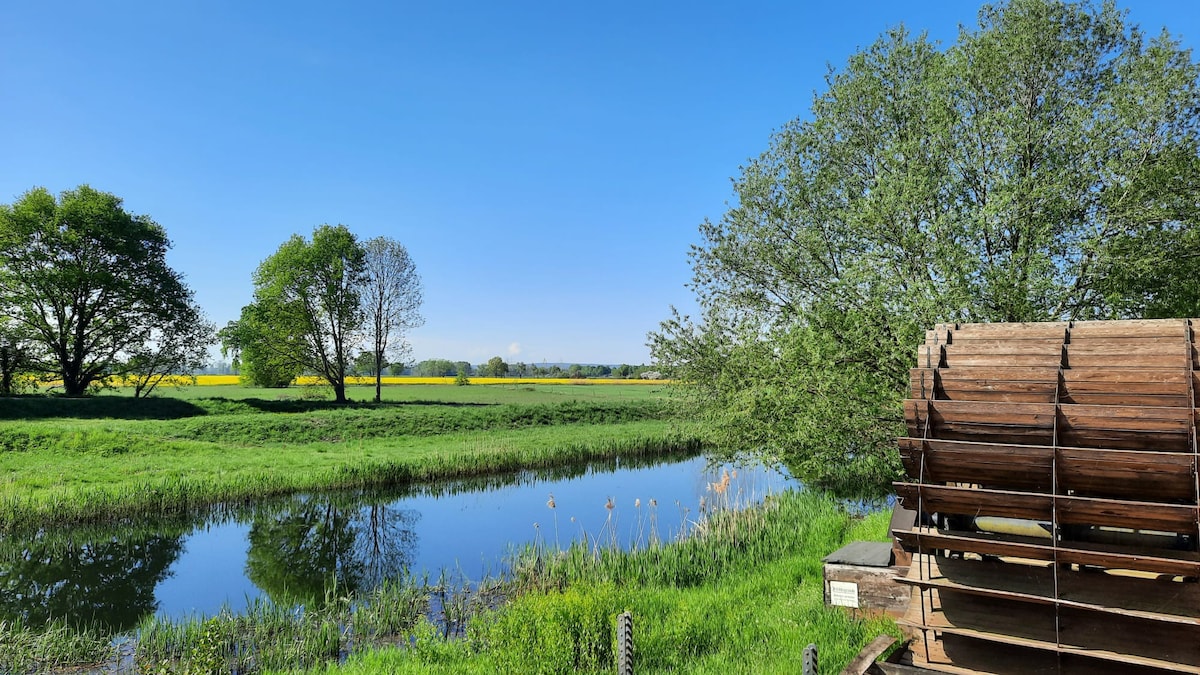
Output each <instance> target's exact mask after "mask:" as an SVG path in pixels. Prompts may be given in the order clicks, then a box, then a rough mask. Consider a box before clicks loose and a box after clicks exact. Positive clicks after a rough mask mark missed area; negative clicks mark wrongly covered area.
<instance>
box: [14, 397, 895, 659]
mask: <svg viewBox="0 0 1200 675" xmlns="http://www.w3.org/2000/svg"><path fill="white" fill-rule="evenodd" d="M319 393H320V392H314V391H311V390H310V391H304V390H301V389H295V388H293V389H288V390H254V389H241V388H239V387H220V386H214V387H204V388H200V387H195V388H179V389H166V390H163V392H162V393H161V394H160V395H159V396H157V397H153V398H151V399H149V400H141V401H139V400H133V399H131V398H130V397H129V396H128V395H122V392H120V391H116V392H108V393H106V394H104V395H102V396H97V397H93V398H90V399H81V400H69V399H62V398H54V397H18V398H10V399H0V528H10V529H11V528H17V527H24V526H35V527H47V526H49V527H53V526H54V525H55V524H59V523H69V522H80V521H88V520H97V519H109V518H115V517H131V516H136V515H138V514H140V513H150V512H154V513H164V512H167V513H169V512H174V511H178V510H180V509H184V508H187V507H189V506H192V505H198V504H202V503H210V502H215V501H223V500H231V499H247V498H253V497H255V496H259V495H269V494H277V493H284V492H290V491H296V490H308V489H320V488H337V487H357V486H367V485H379V484H387V483H403V482H406V481H417V480H433V479H437V478H443V477H456V476H466V475H484V474H487V473H491V472H497V471H507V470H515V469H523V468H536V467H554V466H561V465H565V464H568V463H571V462H576V461H585V460H588V459H594V458H601V457H613V456H622V457H630V456H648V455H657V454H666V453H669V452H672V451H677V450H680V449H699V440H698V439H699V438H700V435H701V429H700V428H699V427H697V426H696V425H694V424H691V423H688V422H685V421H680V420H677V419H673V418H672V416H671V409H670V406H669V404H668V403H667V401H666V400H665V389H664V388H663V387H659V386H646V385H635V386H621V385H609V386H603V387H599V386H577V385H518V386H513V387H510V386H504V385H501V386H496V385H491V386H470V387H454V386H440V385H412V386H406V387H389V388H385V389H384V395H385V401H384V402H383V403H381V404H370V403H366V402H364V401H365V400H367V399H368V398H369V397H370V396H371V393H372V392H371V390H369V389H368V388H366V387H363V388H361V390H359V389H355V390H354V392H353V393H352V394H351V396H352V398H354V399H358V401H359V402H357V403H352V404H351V405H347V406H335V405H333V404H332V403H330V402H328V401H326V400H322V399H319V398H317V397H316V394H319ZM886 530H887V515H886V514H873V515H870V516H868V517H867V518H865V519H861V518H858V517H855V516H853V515H852V514H850V513H848V512H847V511H846V510H845V508H843V507H842V506H841V504H840V503H839V502H837V501H836V500H834V499H832V498H829V497H826V496H822V495H820V494H809V493H802V494H796V493H785V494H783V495H779V496H777V497H776V498H774V499H773V500H771V501H770V502H769V503H768V504H767V505H765V506H762V507H760V508H756V509H751V510H748V511H746V512H742V513H735V512H718V513H717V514H716V515H715V517H713V518H711V519H710V520H709V521H707V523H706V525H705V526H704V527H703V528H701V531H702V534H701V536H699V537H697V538H694V539H690V540H688V541H685V542H675V543H670V544H666V545H657V544H655V545H648V546H646V547H645V548H643V549H642V550H638V551H634V552H630V553H622V552H618V551H611V550H610V551H604V552H601V553H597V552H595V551H588V550H584V549H580V548H576V549H573V550H570V551H567V552H564V553H561V554H553V553H548V552H546V551H541V552H540V553H539V552H535V551H531V552H527V557H525V558H523V559H521V560H520V561H519V562H518V563H517V566H516V569H517V572H516V574H515V576H514V578H512V579H510V580H508V581H507V582H505V583H506V584H507V585H506V586H505V597H506V599H505V601H504V602H502V603H501V604H499V605H497V606H494V607H488V606H473V607H471V610H470V618H469V620H467V624H466V625H467V630H466V637H465V638H461V639H447V638H446V637H445V636H443V635H442V634H441V633H440V632H439V631H438V629H437V628H436V627H435V626H433V625H432V624H430V623H429V622H428V621H427V620H426V619H425V618H424V614H423V611H422V610H421V608H422V607H423V606H425V605H424V604H423V603H424V602H427V600H425V599H424V598H425V597H426V594H427V593H428V592H429V590H430V589H426V588H424V587H412V586H408V585H404V584H403V583H402V584H401V585H398V586H393V587H389V588H387V589H384V590H383V591H382V592H381V593H382V594H381V595H379V596H378V597H370V598H359V599H357V601H356V602H351V600H350V599H345V600H344V601H338V602H336V603H333V604H332V605H330V606H329V607H323V608H318V609H312V610H310V611H306V612H304V613H303V614H302V615H298V614H296V613H295V612H292V611H290V610H288V609H287V608H280V607H273V606H257V607H255V608H252V610H251V611H249V612H248V613H247V614H245V615H236V616H235V615H222V616H219V617H216V618H213V619H209V620H206V621H193V622H186V621H185V622H181V623H171V622H161V621H158V620H155V619H153V618H149V619H147V620H146V622H145V623H144V624H143V626H142V627H141V628H140V629H139V630H140V633H141V636H142V639H141V640H140V641H139V642H138V644H137V647H136V649H137V652H136V655H135V657H134V658H135V660H136V661H137V663H136V665H137V668H138V671H139V672H229V669H230V668H237V669H238V672H254V671H258V670H276V671H280V672H296V671H307V672H312V673H328V675H342V674H343V673H344V674H347V675H358V674H359V673H382V672H402V673H493V672H514V673H515V672H521V673H525V672H529V673H607V672H612V670H613V668H614V664H615V656H614V640H615V635H614V628H613V627H614V619H615V616H616V615H617V614H618V613H620V612H622V611H630V612H632V614H633V616H634V622H635V623H634V626H635V628H634V631H635V636H636V639H635V642H636V659H637V660H636V663H637V672H646V673H658V672H689V673H693V672H694V673H757V672H794V671H795V670H796V666H797V664H798V663H799V660H800V656H801V652H802V651H803V649H804V647H805V646H806V645H808V644H809V643H815V644H817V645H818V646H819V647H820V649H821V655H822V659H821V663H822V668H821V672H822V673H836V672H839V670H840V668H841V667H842V666H843V665H844V664H845V663H846V662H847V661H848V660H849V659H850V658H851V657H852V656H853V654H854V653H855V652H856V651H857V650H858V649H859V648H861V646H862V645H863V644H865V643H866V642H868V641H869V640H870V639H872V638H873V637H874V636H875V635H877V634H879V633H884V632H888V633H893V634H895V633H896V628H895V625H894V624H893V623H891V622H890V621H887V620H872V621H864V620H859V619H856V618H854V617H851V616H849V615H847V614H846V613H844V612H843V611H841V610H839V609H836V608H828V607H825V606H824V603H823V587H822V577H821V562H820V559H821V557H822V556H824V555H826V554H828V553H829V552H830V551H832V550H834V549H836V548H838V547H839V546H841V545H842V544H843V543H845V542H847V541H851V540H854V539H884V538H886V536H887V532H886ZM347 631H349V632H347ZM376 634H379V635H388V636H391V638H390V639H391V642H392V643H393V644H394V643H395V642H396V641H397V640H399V642H400V643H402V644H404V645H406V646H404V647H394V646H393V647H388V646H382V647H381V646H380V645H379V643H377V642H373V641H372V640H373V639H374V638H371V639H369V640H359V641H358V642H356V641H355V640H356V639H358V638H355V637H354V636H361V635H369V636H373V635H376ZM344 649H349V650H350V656H349V658H348V660H346V661H345V662H344V663H337V662H336V658H335V657H336V655H337V654H339V653H340V652H342V651H343V650H344ZM111 655H112V646H111V642H110V637H109V636H106V635H102V634H94V633H89V632H87V631H78V630H75V629H68V628H65V627H63V626H57V625H52V626H50V627H47V628H42V629H29V628H25V627H22V626H20V625H15V624H5V623H4V622H0V671H7V672H26V671H27V670H29V669H30V668H33V669H55V668H62V667H69V666H72V665H78V664H81V663H87V662H95V661H96V660H98V659H99V660H103V659H106V658H111ZM244 658H249V659H250V661H244V660H240V661H239V659H244Z"/></svg>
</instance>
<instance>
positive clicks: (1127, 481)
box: [1058, 448, 1196, 501]
mask: <svg viewBox="0 0 1200 675" xmlns="http://www.w3.org/2000/svg"><path fill="white" fill-rule="evenodd" d="M1195 461H1196V458H1195V455H1192V454H1191V453H1187V454H1184V453H1174V452H1152V451H1145V450H1095V449H1084V448H1059V449H1058V471H1059V480H1060V481H1061V482H1062V486H1063V489H1064V490H1071V491H1073V492H1074V493H1075V494H1079V495H1084V496H1091V497H1129V498H1143V499H1144V498H1146V497H1153V498H1155V499H1159V500H1164V501H1180V500H1188V501H1194V498H1195V490H1196V487H1195V482H1194V478H1193V476H1192V471H1193V470H1194V468H1195Z"/></svg>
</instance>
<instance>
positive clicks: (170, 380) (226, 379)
mask: <svg viewBox="0 0 1200 675" xmlns="http://www.w3.org/2000/svg"><path fill="white" fill-rule="evenodd" d="M469 379H470V380H471V384H582V385H591V384H599V385H603V384H666V383H668V382H669V380H640V379H639V380H617V379H608V378H597V379H590V380H589V379H580V380H573V379H570V378H566V377H559V378H549V377H540V378H532V377H472V378H469ZM42 384H43V385H45V386H52V387H53V386H62V382H61V381H59V380H55V381H51V382H43V383H42ZM110 384H112V385H113V386H117V387H132V386H133V378H131V377H114V378H112V380H111V381H110ZM191 384H192V378H190V377H188V376H186V375H172V376H169V377H167V378H166V379H164V380H163V381H162V382H160V383H159V384H158V386H160V387H177V386H181V385H191ZM195 384H197V385H199V386H215V385H230V384H238V376H237V375H196V376H195ZM293 384H296V385H309V384H315V385H321V384H325V380H323V379H321V378H319V377H315V376H312V375H302V376H300V377H298V378H296V381H295V382H293ZM346 384H361V385H372V384H375V378H373V377H347V378H346ZM383 384H387V385H393V384H454V378H453V377H410V376H404V377H385V378H383Z"/></svg>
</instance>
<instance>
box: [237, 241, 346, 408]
mask: <svg viewBox="0 0 1200 675" xmlns="http://www.w3.org/2000/svg"><path fill="white" fill-rule="evenodd" d="M365 259H366V252H365V251H364V249H363V247H362V246H361V245H360V244H359V242H358V239H357V238H356V237H355V236H354V234H353V233H351V232H350V230H349V229H347V228H346V226H344V225H337V226H331V225H321V226H320V227H317V228H316V229H315V230H313V235H312V239H311V240H306V239H304V237H301V236H299V235H293V236H292V237H291V238H290V239H288V240H287V241H286V242H284V243H283V244H282V245H281V246H280V247H279V250H277V251H276V252H275V253H274V254H272V255H271V256H270V257H268V258H267V259H266V260H264V261H263V262H262V264H260V265H259V266H258V270H257V271H255V273H254V302H253V303H251V304H250V305H247V306H246V307H243V308H242V317H241V319H239V320H238V321H237V322H236V323H235V324H233V325H231V326H227V327H226V328H225V329H224V333H223V335H224V337H225V338H226V340H225V344H226V346H227V348H235V349H239V350H240V357H241V359H242V363H243V368H246V367H249V368H250V370H251V372H252V373H255V374H266V373H269V374H270V375H271V376H272V377H273V378H279V379H280V380H281V379H282V377H283V376H285V375H287V374H289V373H293V372H296V373H298V372H300V371H302V370H310V371H312V372H314V373H316V374H317V375H319V376H320V377H322V378H323V379H325V380H326V381H327V382H328V383H329V384H330V386H331V387H332V388H333V392H334V397H335V399H336V400H337V401H338V402H339V403H340V402H345V400H346V375H347V374H348V373H349V372H350V371H351V367H352V365H353V363H352V356H351V353H352V352H353V350H354V349H355V346H356V345H358V344H359V343H360V341H361V340H362V337H363V324H364V313H363V308H362V302H361V289H362V288H363V285H364V283H365V281H366V273H365ZM292 377H294V375H293V376H292ZM290 379H291V378H289V381H290Z"/></svg>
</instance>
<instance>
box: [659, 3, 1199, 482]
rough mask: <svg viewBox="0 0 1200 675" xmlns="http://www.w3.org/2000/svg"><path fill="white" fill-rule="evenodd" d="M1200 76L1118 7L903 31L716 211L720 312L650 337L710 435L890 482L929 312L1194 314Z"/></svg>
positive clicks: (841, 80)
mask: <svg viewBox="0 0 1200 675" xmlns="http://www.w3.org/2000/svg"><path fill="white" fill-rule="evenodd" d="M1198 74H1200V66H1197V64H1194V63H1192V61H1191V59H1190V56H1189V54H1188V52H1186V51H1184V50H1182V49H1181V48H1180V47H1179V45H1178V43H1177V42H1176V41H1174V40H1173V39H1172V38H1171V37H1170V36H1169V35H1166V34H1164V35H1161V36H1159V37H1156V38H1154V39H1152V40H1149V41H1147V40H1146V39H1145V38H1144V37H1143V36H1142V34H1141V33H1140V32H1139V31H1137V30H1136V29H1135V28H1133V27H1130V26H1128V25H1127V24H1126V23H1125V20H1124V16H1123V14H1122V13H1121V12H1118V11H1117V10H1116V9H1115V8H1113V7H1112V6H1110V5H1104V6H1103V7H1101V8H1095V7H1094V6H1091V5H1089V4H1087V3H1065V2H1060V1H1058V0H1012V1H1011V2H1006V3H1001V4H998V5H989V6H985V7H984V8H983V9H982V10H981V11H980V14H979V26H978V28H976V29H974V30H971V29H963V30H962V31H961V33H960V35H959V38H958V40H957V42H956V43H955V44H953V45H951V46H950V47H949V48H947V49H946V50H944V51H939V50H938V49H937V48H936V46H935V45H934V44H932V43H931V42H930V41H929V40H927V39H926V38H925V37H924V36H916V37H914V36H912V35H911V34H909V33H908V32H907V31H906V30H904V29H903V28H896V29H893V30H891V31H889V32H888V33H887V34H885V35H883V36H882V37H880V38H879V39H878V40H877V41H876V42H875V43H874V44H872V45H870V46H868V47H867V48H866V49H863V50H862V51H860V52H858V53H856V54H854V55H853V56H852V57H851V58H850V60H849V62H848V63H847V64H846V66H845V67H844V69H843V70H842V71H840V72H831V74H830V75H829V76H828V78H827V84H828V88H827V90H826V91H824V92H823V93H821V94H819V95H818V96H817V97H816V99H815V101H814V103H813V107H812V119H811V120H808V121H800V120H797V121H794V122H792V123H790V124H788V125H786V126H785V127H784V128H783V129H782V130H781V131H779V132H778V133H776V134H775V135H774V136H773V137H772V139H771V143H770V147H769V148H768V150H767V151H766V152H764V153H763V154H762V155H761V156H760V157H758V158H757V159H755V160H753V161H751V162H750V163H749V164H748V165H747V166H746V167H745V168H744V169H743V172H742V175H741V176H740V177H739V178H737V179H736V181H735V185H734V188H735V192H736V199H735V200H734V204H735V205H734V206H733V207H732V208H731V209H730V210H729V211H728V212H727V213H726V214H725V216H724V217H723V218H722V219H721V220H720V221H719V222H717V223H712V222H705V223H704V224H703V225H702V226H701V228H700V231H701V235H702V237H703V242H702V243H701V244H700V245H698V246H695V247H693V250H692V252H691V259H692V265H693V270H694V281H693V288H694V289H695V291H696V294H697V299H698V301H699V304H700V307H701V310H702V315H701V316H700V317H699V318H698V319H696V320H693V319H692V318H691V317H687V316H681V315H678V314H674V315H673V316H672V317H671V318H670V319H669V320H668V321H665V322H664V323H663V324H662V326H661V328H660V330H659V331H658V332H656V333H653V334H651V336H650V343H651V349H652V353H653V354H654V356H655V357H656V359H657V360H658V361H659V362H660V363H662V364H664V365H665V366H667V367H671V368H674V369H675V373H676V376H677V377H678V378H679V379H681V380H683V381H684V382H685V383H686V384H685V386H683V387H680V388H679V391H680V393H681V395H682V396H681V400H682V401H683V402H684V403H685V404H687V405H688V406H689V407H690V409H691V414H692V415H695V416H697V417H700V418H703V419H706V420H707V421H709V422H710V428H711V429H712V434H713V440H714V442H717V443H719V444H721V445H722V446H724V447H727V448H736V449H742V450H745V449H750V450H753V451H755V452H760V453H763V454H766V455H768V456H770V457H774V458H778V459H781V460H783V461H785V462H786V463H787V464H788V465H789V466H790V467H792V468H793V470H795V471H796V473H797V474H798V475H799V476H801V477H802V478H804V479H805V480H806V481H808V482H810V483H813V482H815V483H819V484H824V485H829V486H834V487H839V488H844V489H850V490H860V489H878V490H886V489H887V486H888V481H889V480H890V479H891V477H892V476H893V475H895V473H896V471H897V470H898V461H897V458H896V454H895V451H894V447H893V446H894V444H893V442H892V440H891V437H892V436H893V435H895V434H896V433H898V432H900V431H901V429H902V427H901V422H902V411H901V406H900V401H901V399H902V398H904V396H905V390H906V378H907V371H908V369H909V368H910V367H912V366H913V365H914V362H913V359H912V353H913V349H914V348H915V347H916V345H918V344H919V343H920V342H921V341H922V336H923V331H924V330H925V329H927V328H931V327H932V326H933V325H934V324H936V323H938V322H943V321H947V322H953V321H1046V320H1061V319H1092V318H1120V317H1131V316H1162V315H1170V314H1173V315H1183V316H1192V315H1195V314H1196V313H1197V311H1200V285H1198V284H1197V282H1196V279H1197V278H1200V275H1198V272H1200V269H1198V268H1197V266H1198V265H1200V258H1197V257H1195V256H1193V255H1190V254H1188V253H1186V252H1187V251H1188V250H1189V247H1192V246H1194V245H1195V244H1196V243H1197V242H1196V237H1197V236H1198V235H1197V234H1196V224H1197V209H1198V208H1200V206H1198V204H1200V154H1198V149H1200V86H1198V84H1197V81H1198V80H1197V78H1198ZM1167 259H1169V260H1171V262H1172V263H1173V264H1163V262H1164V261H1165V260H1167Z"/></svg>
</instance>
